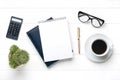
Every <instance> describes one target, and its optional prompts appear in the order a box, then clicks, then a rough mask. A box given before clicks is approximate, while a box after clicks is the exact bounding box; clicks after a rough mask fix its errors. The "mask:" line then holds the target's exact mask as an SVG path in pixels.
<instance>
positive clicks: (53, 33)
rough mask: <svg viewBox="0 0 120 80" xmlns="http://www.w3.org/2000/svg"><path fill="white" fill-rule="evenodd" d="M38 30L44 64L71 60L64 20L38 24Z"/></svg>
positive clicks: (68, 36)
mask: <svg viewBox="0 0 120 80" xmlns="http://www.w3.org/2000/svg"><path fill="white" fill-rule="evenodd" d="M39 29H40V36H41V43H42V49H43V55H44V61H45V62H49V61H54V60H61V59H67V58H72V56H73V53H72V49H71V40H70V34H69V26H68V23H67V20H66V18H63V19H59V20H53V21H48V22H44V23H40V24H39Z"/></svg>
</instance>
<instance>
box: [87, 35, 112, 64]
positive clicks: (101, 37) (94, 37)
mask: <svg viewBox="0 0 120 80" xmlns="http://www.w3.org/2000/svg"><path fill="white" fill-rule="evenodd" d="M96 40H103V41H105V43H106V45H107V48H109V49H108V51H107V52H106V55H104V56H101V57H99V56H96V55H95V54H96V53H95V52H93V50H92V48H91V47H92V44H93V42H94V41H96ZM85 53H86V56H87V58H88V59H89V60H91V61H93V62H98V63H102V62H105V61H107V60H108V59H109V58H110V57H111V55H112V53H113V45H112V42H111V40H110V39H109V38H108V37H106V36H105V35H103V34H95V35H92V36H91V37H89V38H88V40H87V41H86V44H85ZM103 54H104V53H103Z"/></svg>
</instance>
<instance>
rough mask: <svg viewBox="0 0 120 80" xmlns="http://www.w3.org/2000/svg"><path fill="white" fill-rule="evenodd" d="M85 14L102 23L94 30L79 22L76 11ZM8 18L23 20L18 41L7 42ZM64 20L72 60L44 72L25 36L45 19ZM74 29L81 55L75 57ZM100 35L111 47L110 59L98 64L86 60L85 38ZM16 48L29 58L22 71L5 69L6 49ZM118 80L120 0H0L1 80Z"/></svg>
mask: <svg viewBox="0 0 120 80" xmlns="http://www.w3.org/2000/svg"><path fill="white" fill-rule="evenodd" d="M80 10H81V11H84V12H87V13H89V14H91V15H94V16H98V17H100V18H102V19H104V20H105V24H104V26H103V27H102V28H100V29H96V28H94V27H92V25H91V24H90V23H89V24H83V23H81V22H79V20H78V18H77V14H78V11H80ZM11 16H17V17H21V18H23V19H24V21H23V25H22V28H21V31H20V35H19V39H18V41H14V40H10V39H7V38H6V33H7V29H8V25H9V21H10V17H11ZM51 16H52V17H54V18H57V17H63V16H66V17H67V18H68V20H69V25H70V29H71V35H72V42H73V47H74V51H75V53H74V58H73V59H72V60H66V61H60V62H58V63H56V64H55V65H53V66H52V67H51V68H49V69H48V68H47V67H46V66H45V65H44V63H43V61H42V59H41V58H40V56H39V54H38V53H37V51H36V49H35V48H34V46H33V44H32V43H31V42H30V40H29V39H28V37H27V35H26V32H27V31H29V30H30V29H32V28H33V27H35V26H36V25H38V21H40V20H44V19H47V18H48V17H51ZM77 27H80V29H81V33H80V34H81V37H80V39H81V53H80V55H79V54H78V53H77ZM96 33H101V34H105V35H106V36H108V37H109V38H110V39H111V40H112V42H113V45H114V53H113V55H112V57H111V58H110V59H109V60H108V61H107V62H105V63H101V64H97V63H93V62H91V61H89V60H88V59H87V57H86V56H85V50H84V45H85V42H86V40H87V38H88V37H90V36H91V35H93V34H96ZM12 44H16V45H18V46H19V47H20V48H22V49H25V50H27V51H28V52H29V54H30V61H29V62H28V63H27V64H26V65H25V66H24V67H23V68H21V69H19V70H14V69H11V68H10V67H9V65H8V53H9V47H10V46H11V45H12ZM74 79H76V80H120V0H0V80H74Z"/></svg>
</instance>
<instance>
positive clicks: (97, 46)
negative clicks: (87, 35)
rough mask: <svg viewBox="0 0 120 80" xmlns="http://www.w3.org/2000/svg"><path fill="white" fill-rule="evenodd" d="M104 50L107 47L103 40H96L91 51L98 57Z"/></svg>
mask: <svg viewBox="0 0 120 80" xmlns="http://www.w3.org/2000/svg"><path fill="white" fill-rule="evenodd" d="M106 49H107V45H106V43H105V42H104V41H103V40H96V41H94V42H93V44H92V50H93V51H94V52H95V53H96V54H98V55H100V54H103V53H104V52H105V51H106Z"/></svg>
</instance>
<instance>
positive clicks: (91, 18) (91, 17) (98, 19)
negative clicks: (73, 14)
mask: <svg viewBox="0 0 120 80" xmlns="http://www.w3.org/2000/svg"><path fill="white" fill-rule="evenodd" d="M79 14H82V15H79ZM84 15H86V16H87V17H88V18H89V19H88V20H87V21H85V22H83V21H82V20H81V19H80V17H81V16H84ZM78 19H79V21H81V22H82V23H86V22H88V21H89V20H91V24H92V25H93V27H95V28H100V27H101V26H102V25H103V24H104V22H105V21H104V20H103V19H101V18H98V17H95V16H93V15H90V14H87V13H85V12H82V11H79V12H78ZM93 19H96V20H97V21H98V22H99V24H100V26H95V25H94V24H93ZM100 21H101V22H102V23H100Z"/></svg>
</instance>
